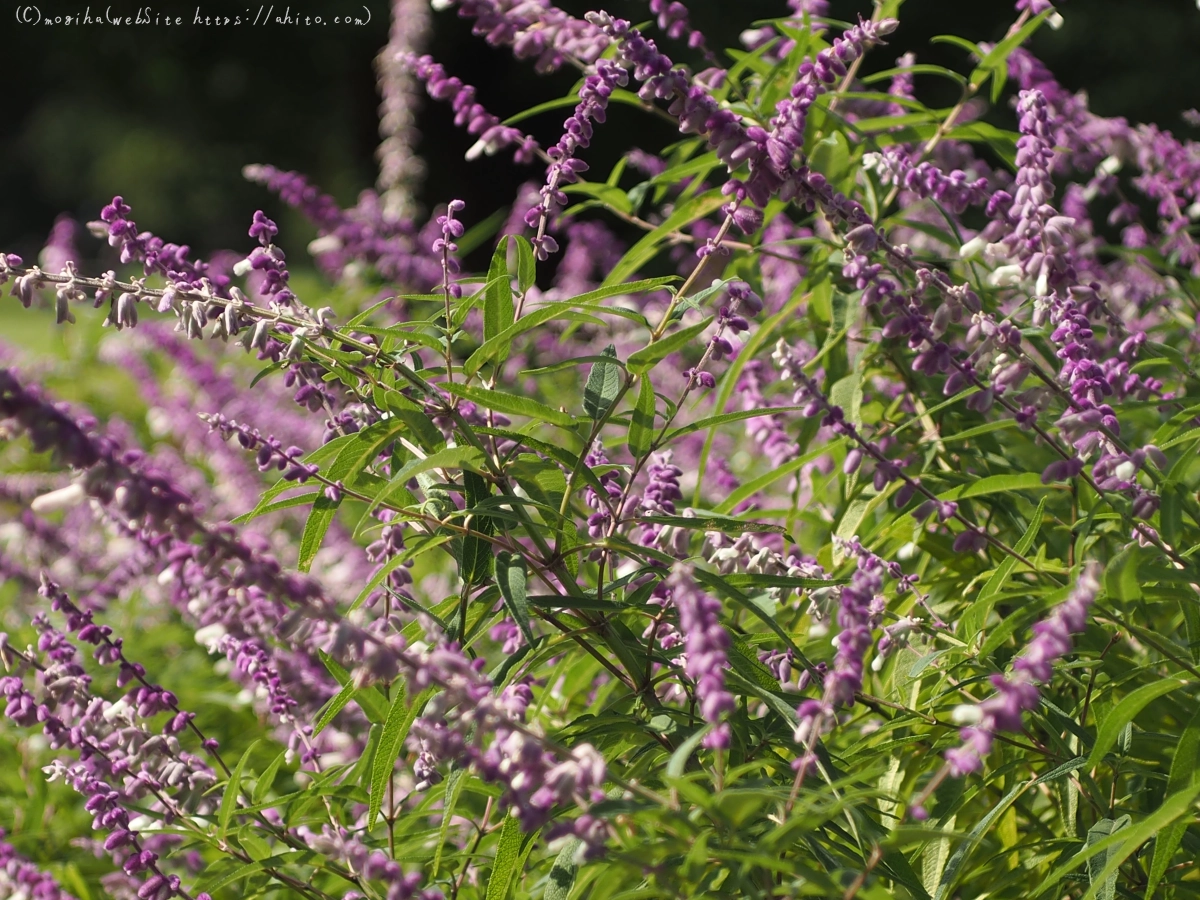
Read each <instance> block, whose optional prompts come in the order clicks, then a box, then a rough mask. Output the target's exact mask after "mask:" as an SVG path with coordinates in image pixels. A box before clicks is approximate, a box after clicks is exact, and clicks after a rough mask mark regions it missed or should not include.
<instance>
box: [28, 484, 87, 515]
mask: <svg viewBox="0 0 1200 900" xmlns="http://www.w3.org/2000/svg"><path fill="white" fill-rule="evenodd" d="M86 497H87V493H86V492H85V491H84V490H83V485H81V484H69V485H67V486H66V487H65V488H59V489H58V490H57V491H51V492H50V493H48V494H42V495H41V496H40V497H35V498H34V499H33V502H31V503H30V504H29V508H30V509H31V510H33V511H34V512H35V513H38V514H44V513H51V512H58V511H59V510H60V509H70V508H71V507H73V506H78V505H79V504H80V503H82V502H83V501H84V499H85V498H86Z"/></svg>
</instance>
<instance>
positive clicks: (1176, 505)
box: [1158, 481, 1184, 547]
mask: <svg viewBox="0 0 1200 900" xmlns="http://www.w3.org/2000/svg"><path fill="white" fill-rule="evenodd" d="M1159 494H1160V496H1161V497H1162V505H1161V506H1160V507H1159V511H1158V515H1159V519H1158V524H1159V529H1158V530H1159V532H1160V533H1161V534H1162V538H1163V540H1164V541H1166V542H1167V544H1168V545H1169V546H1172V547H1174V546H1177V545H1178V543H1179V538H1180V536H1181V534H1182V533H1183V501H1184V489H1183V485H1180V484H1176V483H1175V482H1173V481H1167V482H1164V483H1163V485H1162V488H1161V489H1160V491H1159Z"/></svg>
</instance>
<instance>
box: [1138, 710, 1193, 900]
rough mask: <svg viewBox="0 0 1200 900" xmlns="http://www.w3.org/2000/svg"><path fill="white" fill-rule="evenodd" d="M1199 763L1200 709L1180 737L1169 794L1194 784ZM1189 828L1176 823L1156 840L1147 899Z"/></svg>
mask: <svg viewBox="0 0 1200 900" xmlns="http://www.w3.org/2000/svg"><path fill="white" fill-rule="evenodd" d="M1198 766H1200V710H1197V711H1196V712H1195V714H1193V716H1192V718H1191V721H1189V722H1188V723H1187V726H1186V727H1185V728H1184V729H1183V733H1182V734H1181V735H1180V736H1179V743H1178V744H1176V745H1175V756H1174V758H1173V759H1172V760H1171V774H1170V775H1169V776H1168V777H1167V790H1166V796H1167V797H1171V796H1174V795H1175V794H1178V793H1179V792H1180V791H1182V790H1183V789H1184V788H1186V787H1187V786H1188V784H1189V783H1191V780H1192V778H1193V776H1194V774H1195V772H1196V769H1197V767H1198ZM1186 830H1187V823H1186V822H1173V823H1171V824H1170V825H1169V826H1167V827H1166V828H1164V829H1163V830H1162V831H1161V832H1159V834H1158V836H1157V837H1156V838H1155V839H1154V859H1153V861H1152V862H1151V864H1150V874H1149V875H1148V876H1147V878H1146V891H1145V893H1144V894H1143V896H1144V897H1145V898H1146V900H1153V897H1154V890H1155V888H1157V887H1158V884H1159V882H1160V881H1162V878H1163V876H1164V875H1165V874H1166V873H1167V867H1168V866H1170V865H1171V857H1173V856H1174V855H1175V851H1176V850H1178V849H1179V845H1180V844H1181V843H1182V842H1183V833H1184V832H1185V831H1186Z"/></svg>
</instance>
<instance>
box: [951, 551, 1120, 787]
mask: <svg viewBox="0 0 1200 900" xmlns="http://www.w3.org/2000/svg"><path fill="white" fill-rule="evenodd" d="M1099 575H1100V567H1099V565H1097V564H1096V563H1088V564H1087V565H1085V566H1084V567H1083V570H1082V571H1081V572H1080V573H1079V577H1078V579H1077V580H1076V582H1075V586H1074V587H1073V588H1072V589H1071V592H1070V594H1069V595H1068V596H1067V599H1066V600H1064V601H1063V602H1062V603H1061V604H1059V605H1058V606H1057V607H1056V608H1055V610H1054V612H1053V613H1052V614H1051V615H1050V617H1049V618H1047V619H1043V620H1042V621H1041V622H1038V623H1037V624H1036V625H1035V626H1034V628H1033V633H1034V639H1033V640H1032V641H1031V642H1030V644H1029V646H1028V647H1026V648H1025V650H1024V652H1023V653H1021V655H1020V656H1018V657H1017V658H1016V660H1014V661H1013V674H1012V675H1011V676H1009V677H1005V676H1003V675H993V676H992V686H993V687H994V688H995V689H996V693H995V695H994V696H992V697H990V698H988V699H987V700H984V701H983V702H982V703H978V704H972V705H963V706H959V707H957V708H956V709H955V711H954V717H955V719H956V720H957V721H959V722H961V723H964V724H966V723H970V724H968V725H967V727H965V728H963V730H962V739H963V744H962V746H961V747H955V748H953V749H951V750H948V751H946V760H947V762H949V764H950V771H951V772H952V773H953V774H955V775H965V774H968V773H970V772H975V771H978V770H979V768H980V767H981V766H982V765H983V760H984V758H985V757H986V756H987V755H988V754H989V753H990V752H991V750H992V743H993V742H994V741H995V738H996V733H997V732H1001V731H1008V732H1019V731H1020V730H1021V728H1022V725H1021V718H1022V715H1023V714H1024V713H1027V712H1030V711H1031V710H1034V709H1036V708H1037V706H1038V701H1039V696H1040V694H1039V691H1038V684H1044V683H1045V682H1047V681H1049V680H1050V676H1051V674H1052V672H1053V665H1054V663H1055V662H1057V661H1058V660H1060V659H1062V658H1063V657H1064V656H1066V655H1067V654H1068V653H1070V652H1071V647H1072V638H1071V636H1072V635H1073V634H1077V633H1079V632H1081V631H1083V630H1084V628H1085V627H1086V626H1087V621H1088V613H1089V610H1090V609H1091V606H1092V604H1093V603H1094V602H1095V600H1096V595H1097V593H1099V591H1100V580H1099Z"/></svg>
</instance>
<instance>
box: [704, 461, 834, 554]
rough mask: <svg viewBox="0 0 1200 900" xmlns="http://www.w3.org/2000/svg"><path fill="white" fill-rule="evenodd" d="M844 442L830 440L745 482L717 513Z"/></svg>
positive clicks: (720, 506)
mask: <svg viewBox="0 0 1200 900" xmlns="http://www.w3.org/2000/svg"><path fill="white" fill-rule="evenodd" d="M845 440H846V439H845V438H841V437H839V438H834V439H833V440H831V441H829V442H827V443H825V444H821V445H820V446H818V447H817V448H816V449H815V450H810V451H809V452H808V453H805V454H804V455H803V456H800V457H798V458H796V459H793V460H791V461H789V462H786V463H784V464H783V465H782V466H777V467H776V468H774V469H771V470H770V471H768V472H765V473H763V474H762V475H759V476H758V477H757V478H755V479H753V480H751V481H747V482H746V483H745V484H743V485H742V486H741V487H739V488H738V489H737V490H735V491H734V492H733V493H732V494H730V495H729V496H728V497H726V498H725V499H724V500H722V501H721V503H720V505H718V506H717V512H719V513H728V512H729V511H730V510H731V509H733V508H734V507H735V506H737V505H738V504H739V503H741V502H742V501H743V500H745V499H746V498H747V497H751V496H753V495H754V494H757V493H758V492H759V491H761V490H763V489H764V488H766V487H767V486H768V485H771V484H774V483H775V482H776V481H778V480H779V479H780V478H783V477H784V476H785V475H790V474H791V473H792V472H795V471H796V470H797V469H799V468H801V467H802V466H803V465H804V464H805V463H809V462H812V461H813V460H814V459H816V458H817V457H818V456H824V455H825V454H827V453H830V452H832V451H834V450H836V449H837V448H838V447H840V446H841V445H842V444H843V443H845ZM855 502H858V501H855ZM855 527H856V528H857V527H858V526H857V523H856V524H855ZM843 536H844V537H850V535H849V534H847V535H843Z"/></svg>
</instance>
